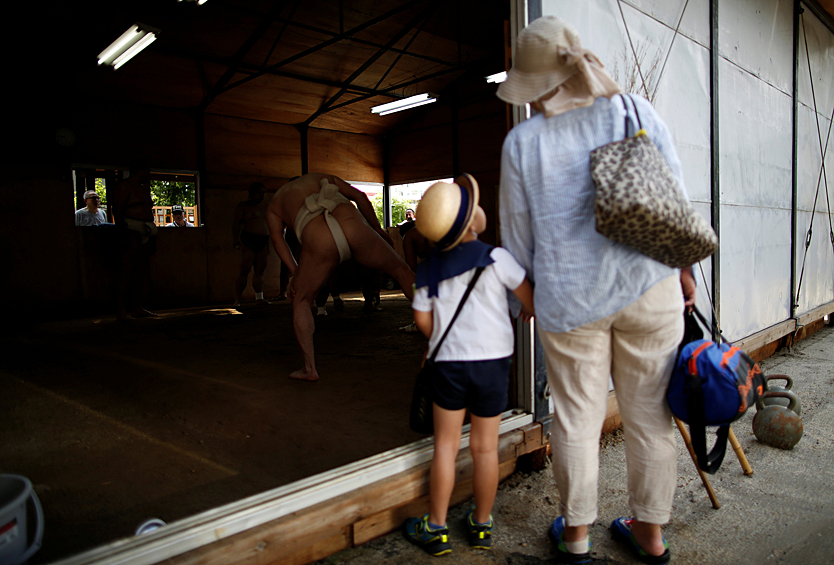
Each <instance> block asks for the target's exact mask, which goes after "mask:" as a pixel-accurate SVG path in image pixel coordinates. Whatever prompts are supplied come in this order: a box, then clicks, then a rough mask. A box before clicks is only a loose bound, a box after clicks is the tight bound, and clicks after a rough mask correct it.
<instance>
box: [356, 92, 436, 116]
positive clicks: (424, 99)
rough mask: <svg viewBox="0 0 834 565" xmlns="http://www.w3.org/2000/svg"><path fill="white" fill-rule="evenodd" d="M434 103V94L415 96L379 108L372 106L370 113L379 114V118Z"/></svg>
mask: <svg viewBox="0 0 834 565" xmlns="http://www.w3.org/2000/svg"><path fill="white" fill-rule="evenodd" d="M435 101H437V97H436V96H435V95H434V94H430V93H424V94H417V95H416V96H410V97H408V98H403V99H401V100H395V101H394V102H389V103H387V104H382V105H380V106H374V107H373V108H371V113H373V114H379V115H380V116H385V115H387V114H393V113H394V112H400V111H402V110H408V109H410V108H416V107H417V106H423V105H424V104H431V103H432V102H435Z"/></svg>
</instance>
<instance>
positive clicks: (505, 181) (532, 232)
mask: <svg viewBox="0 0 834 565" xmlns="http://www.w3.org/2000/svg"><path fill="white" fill-rule="evenodd" d="M633 99H634V101H635V103H636V105H637V111H638V113H639V116H640V120H641V122H642V126H643V129H645V130H646V133H647V134H648V136H649V138H650V139H651V140H652V141H653V142H654V144H655V145H656V146H657V148H658V149H659V150H660V152H661V154H662V155H663V156H664V157H665V158H666V162H667V163H668V165H669V167H670V169H671V170H672V174H674V176H675V177H676V178H677V179H678V182H679V183H680V186H681V188H682V189H683V190H684V193H686V189H685V188H684V184H683V176H682V172H681V165H680V160H679V159H678V155H677V152H676V151H675V148H674V145H673V144H672V139H671V137H670V135H669V131H668V130H667V128H666V125H665V124H664V123H663V121H662V120H661V119H660V117H659V116H658V115H657V113H656V112H655V110H654V108H652V106H651V104H650V103H649V102H648V101H646V100H645V99H643V98H641V97H639V96H633ZM628 107H629V118H630V119H631V120H632V124H631V125H630V127H629V134H631V135H633V134H634V132H636V131H637V129H638V128H637V120H636V119H635V117H634V110H633V109H632V106H631V104H630V103H628ZM624 128H625V110H624V108H623V101H622V99H621V97H620V96H614V97H613V98H612V99H611V100H609V99H607V98H598V99H597V100H596V101H595V102H594V103H593V104H592V105H591V106H586V107H583V108H577V109H575V110H571V111H569V112H565V113H564V114H558V115H556V116H553V117H551V118H545V117H544V115H542V114H538V115H536V116H533V117H532V118H530V119H529V120H527V121H524V122H522V123H521V124H519V125H518V126H516V127H514V128H513V129H512V131H510V133H509V134H508V135H507V138H506V139H505V141H504V148H503V153H502V157H501V187H500V219H501V245H502V247H504V248H506V249H508V250H509V251H510V252H511V253H512V254H513V255H514V256H515V258H516V259H517V260H518V262H519V263H520V264H521V266H522V267H524V269H525V270H526V271H527V276H528V278H529V279H530V280H531V281H533V283H534V284H535V294H534V300H535V307H536V317H537V319H538V323H539V325H540V326H541V327H542V329H544V330H546V331H551V332H565V331H568V330H571V329H574V328H578V327H580V326H583V325H585V324H589V323H591V322H594V321H596V320H600V319H602V318H605V317H607V316H610V315H611V314H614V313H616V312H618V311H619V310H621V309H623V308H624V307H626V306H628V305H629V304H631V303H632V302H634V301H635V300H637V299H638V298H639V297H640V296H641V295H642V294H643V293H644V292H646V291H647V290H648V289H649V288H651V287H652V286H653V285H654V284H655V283H658V282H660V281H661V280H663V279H665V278H667V277H669V276H671V275H673V274H675V273H676V270H675V269H672V268H670V267H667V266H666V265H663V264H662V263H659V262H657V261H655V260H653V259H650V258H649V257H647V256H646V255H643V254H642V253H640V252H639V251H636V250H634V249H632V248H630V247H627V246H625V245H622V244H618V243H614V242H613V241H611V240H609V239H607V238H606V237H604V236H602V235H600V234H598V233H597V232H596V230H595V229H594V195H595V191H596V189H595V186H594V183H593V180H592V179H591V174H590V171H589V168H588V167H589V163H590V152H591V151H592V150H593V149H596V148H597V147H600V146H602V145H605V144H607V143H611V142H612V141H617V140H620V139H623V138H624V136H625V132H624ZM513 298H514V297H511V299H513Z"/></svg>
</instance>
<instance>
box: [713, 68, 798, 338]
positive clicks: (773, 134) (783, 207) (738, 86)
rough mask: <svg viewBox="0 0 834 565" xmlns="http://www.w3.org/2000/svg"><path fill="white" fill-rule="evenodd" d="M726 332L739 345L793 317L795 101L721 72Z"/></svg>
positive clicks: (742, 74)
mask: <svg viewBox="0 0 834 565" xmlns="http://www.w3.org/2000/svg"><path fill="white" fill-rule="evenodd" d="M719 72H720V77H721V79H720V82H719V88H720V93H719V100H720V111H719V120H720V128H719V135H720V142H719V148H720V153H721V162H720V170H721V172H720V194H721V200H720V201H721V230H720V231H721V233H720V238H721V294H720V297H721V325H722V327H723V328H724V335H725V337H727V339H730V340H736V339H740V338H743V337H746V336H748V335H750V334H752V333H755V332H757V331H759V330H761V329H763V328H766V327H768V326H772V325H773V324H776V323H778V322H781V321H782V320H785V319H787V318H788V317H790V284H791V282H790V281H791V278H790V241H791V239H790V237H791V227H790V226H791V191H792V188H791V187H792V178H791V163H792V158H791V155H792V137H793V135H792V119H791V114H792V111H793V106H792V102H791V98H790V97H789V96H788V95H787V94H785V93H784V92H783V91H781V90H778V89H776V88H773V87H772V86H770V85H769V84H767V83H765V82H763V81H761V80H759V79H758V78H757V77H755V76H753V75H751V74H750V73H748V72H746V71H744V70H742V69H740V68H739V67H738V66H736V65H734V64H731V63H729V62H727V61H725V60H722V61H721V64H720V70H719Z"/></svg>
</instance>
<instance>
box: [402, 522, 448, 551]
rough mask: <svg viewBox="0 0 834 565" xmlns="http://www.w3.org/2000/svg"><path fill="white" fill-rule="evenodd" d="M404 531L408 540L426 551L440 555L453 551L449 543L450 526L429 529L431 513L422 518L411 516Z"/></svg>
mask: <svg viewBox="0 0 834 565" xmlns="http://www.w3.org/2000/svg"><path fill="white" fill-rule="evenodd" d="M403 533H404V534H405V537H406V539H407V540H408V541H410V542H411V543H413V544H414V545H418V546H420V547H422V548H423V549H424V550H426V553H429V554H430V555H434V556H435V557H439V556H441V555H446V554H447V553H451V552H452V544H450V543H449V528H440V529H439V530H431V529H429V515H428V514H426V515H425V516H423V517H422V518H409V519H408V520H406V521H405V525H404V526H403Z"/></svg>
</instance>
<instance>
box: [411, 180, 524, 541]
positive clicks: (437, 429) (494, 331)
mask: <svg viewBox="0 0 834 565" xmlns="http://www.w3.org/2000/svg"><path fill="white" fill-rule="evenodd" d="M416 222H417V225H416V229H417V230H418V231H419V232H420V233H421V234H422V235H423V236H425V237H426V239H428V240H429V241H431V242H433V243H434V247H433V248H432V250H431V252H430V253H429V257H428V258H427V260H426V261H423V262H422V263H420V265H418V267H417V282H416V284H415V292H414V300H413V302H412V308H414V322H415V323H416V324H417V327H418V328H419V329H420V331H421V332H423V334H424V335H425V336H426V337H427V338H429V351H431V352H434V351H435V349H437V343H438V341H439V340H440V339H441V336H443V335H444V334H445V333H446V330H447V328H449V323H450V320H451V319H452V318H453V317H454V314H455V311H456V310H457V308H458V304H459V303H460V301H461V298H462V296H463V295H464V293H465V292H466V289H467V287H468V286H469V283H470V281H471V280H472V278H473V276H475V273H476V270H477V269H478V268H479V267H483V272H481V275H480V277H479V278H478V279H477V280H476V283H475V286H474V287H472V292H471V294H470V295H469V297H468V298H467V300H466V302H465V303H464V306H463V308H462V309H461V311H460V315H459V316H458V317H457V319H456V320H455V321H454V323H453V324H452V325H451V328H450V329H449V332H448V335H446V337H445V339H444V340H443V342H442V344H441V347H440V349H439V350H438V351H437V357H436V359H435V361H436V363H437V368H438V370H439V372H440V377H439V378H438V379H436V380H435V382H433V383H432V386H433V401H434V403H433V415H434V457H433V459H432V466H431V479H430V487H429V513H428V514H426V515H425V516H423V517H422V518H409V519H408V520H407V521H406V523H405V526H404V530H405V534H406V537H407V538H408V539H409V541H411V542H413V543H415V544H416V545H419V546H420V547H422V548H423V549H425V550H426V551H427V552H428V553H430V554H432V555H443V554H446V553H449V552H450V551H451V550H452V548H451V545H450V544H449V529H448V528H447V527H446V512H447V511H448V509H449V498H450V497H451V495H452V489H453V488H454V486H455V459H456V457H457V453H458V449H459V447H460V439H461V426H462V425H463V420H464V416H466V411H467V410H469V413H470V415H471V422H472V432H471V435H470V439H469V447H470V450H471V452H472V460H473V464H474V477H473V482H474V491H475V506H474V507H473V508H472V509H471V510H470V511H469V513H468V514H467V515H466V519H465V522H466V524H465V527H466V528H467V531H468V537H469V545H470V546H471V547H474V548H481V549H489V547H490V546H491V545H492V532H493V522H492V515H491V514H490V512H491V511H492V503H493V501H494V500H495V492H496V489H497V488H498V425H499V424H500V422H501V412H503V411H504V410H505V409H506V407H507V391H508V389H509V384H510V383H509V375H510V361H511V359H512V354H513V344H514V340H513V328H512V325H511V323H510V316H509V305H508V302H507V290H508V289H509V290H511V291H512V292H513V293H514V294H515V296H517V297H518V299H519V300H521V302H522V303H523V304H524V306H525V308H526V316H527V317H529V316H530V315H532V310H533V301H532V297H533V289H532V287H531V286H530V282H529V281H528V280H527V279H526V278H525V276H524V269H522V268H521V266H520V265H519V264H518V263H517V262H516V260H515V259H513V257H512V255H510V254H509V253H508V252H507V251H506V250H504V249H501V248H500V247H493V246H491V245H487V244H486V243H483V242H481V241H478V234H480V233H482V232H483V231H484V229H486V214H484V211H483V209H482V208H481V207H480V206H479V205H478V183H477V182H476V181H475V179H474V178H473V177H472V176H471V175H467V174H464V175H461V176H460V177H458V178H457V179H455V182H454V183H446V182H438V183H435V184H433V185H432V186H430V187H429V189H428V190H427V191H426V192H425V194H424V195H423V198H422V200H420V203H419V204H418V205H417V220H416Z"/></svg>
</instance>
